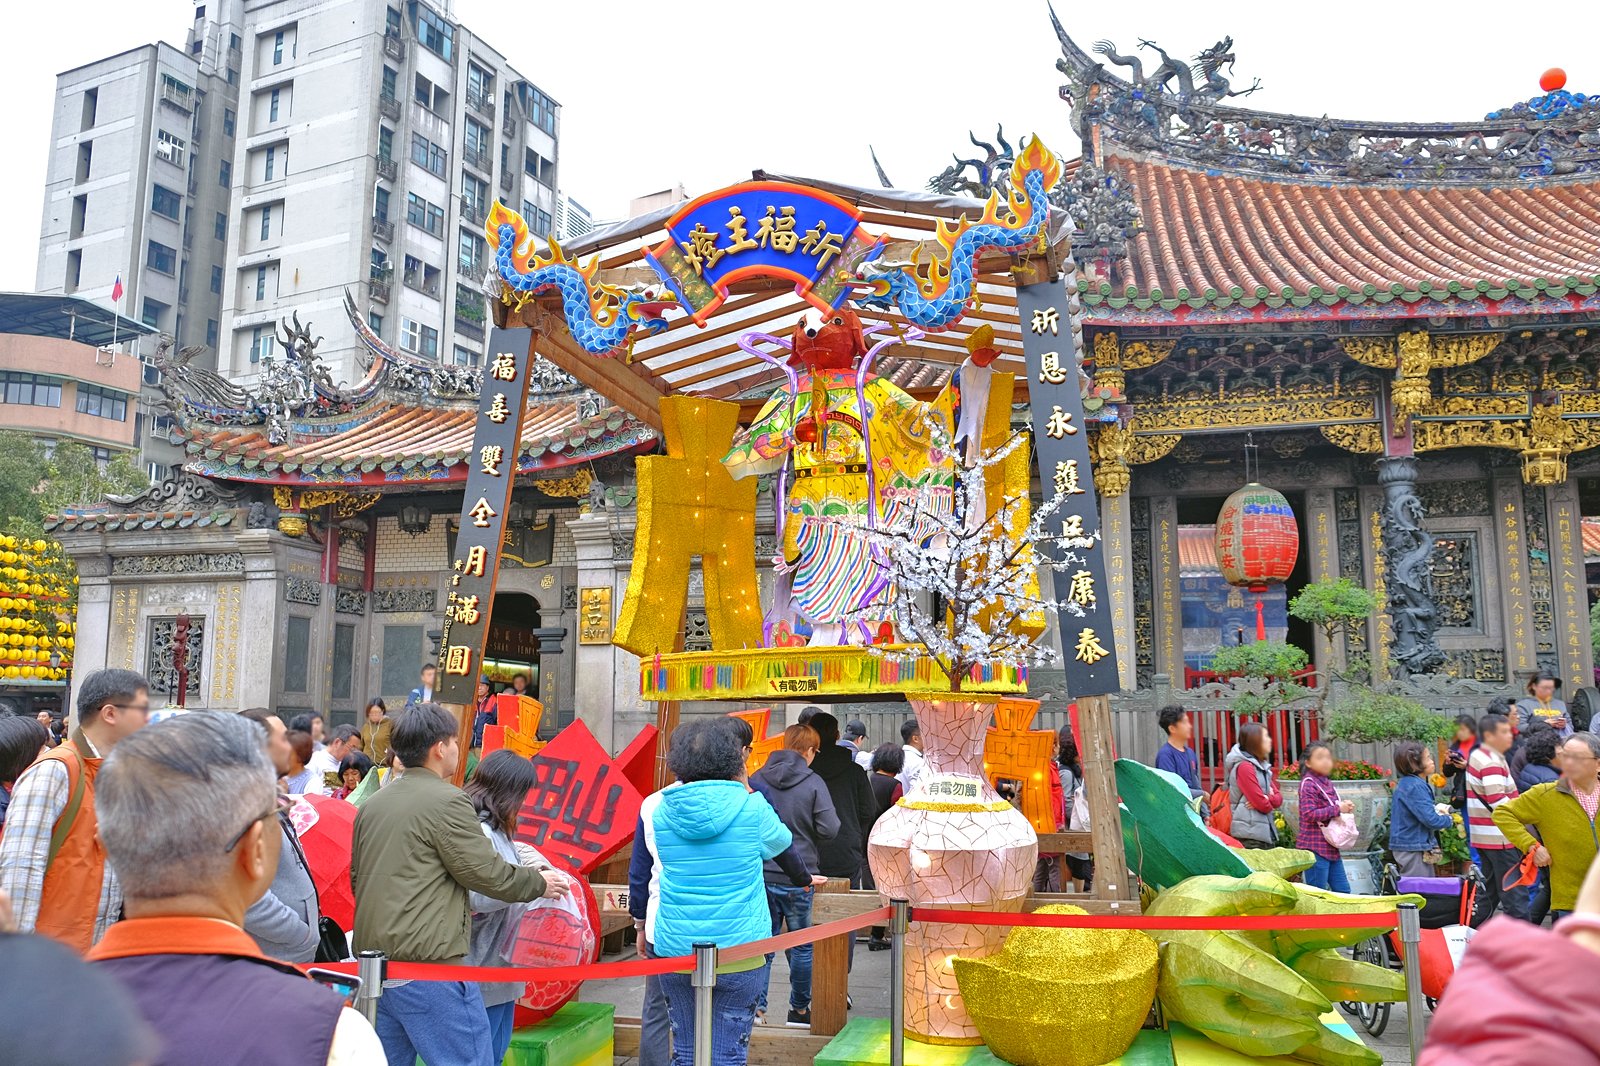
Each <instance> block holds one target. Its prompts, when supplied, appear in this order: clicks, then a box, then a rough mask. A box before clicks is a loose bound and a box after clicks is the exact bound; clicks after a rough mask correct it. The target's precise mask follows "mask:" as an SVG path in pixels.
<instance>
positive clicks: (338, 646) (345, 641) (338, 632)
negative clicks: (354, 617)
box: [331, 623, 356, 700]
mask: <svg viewBox="0 0 1600 1066" xmlns="http://www.w3.org/2000/svg"><path fill="white" fill-rule="evenodd" d="M355 665H356V627H355V626H353V625H347V624H344V623H340V624H338V625H335V626H334V627H333V686H332V689H331V695H332V696H333V698H334V699H336V700H347V699H350V694H351V692H353V691H354V688H355Z"/></svg>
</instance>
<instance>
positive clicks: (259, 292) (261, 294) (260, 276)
mask: <svg viewBox="0 0 1600 1066" xmlns="http://www.w3.org/2000/svg"><path fill="white" fill-rule="evenodd" d="M266 298H267V268H266V266H265V265H263V266H258V267H256V299H258V300H265V299H266Z"/></svg>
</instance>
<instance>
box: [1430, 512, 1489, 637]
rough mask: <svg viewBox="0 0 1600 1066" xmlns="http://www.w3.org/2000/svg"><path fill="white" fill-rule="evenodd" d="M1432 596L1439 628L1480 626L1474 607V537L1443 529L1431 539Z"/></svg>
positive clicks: (1475, 592)
mask: <svg viewBox="0 0 1600 1066" xmlns="http://www.w3.org/2000/svg"><path fill="white" fill-rule="evenodd" d="M1432 566H1433V599H1434V603H1435V605H1436V606H1437V607H1438V611H1439V614H1438V620H1439V628H1440V629H1469V630H1477V629H1480V628H1481V622H1480V620H1479V611H1478V538H1477V537H1475V536H1474V535H1473V534H1471V533H1447V534H1444V535H1443V536H1437V537H1435V538H1434V540H1433V562H1432Z"/></svg>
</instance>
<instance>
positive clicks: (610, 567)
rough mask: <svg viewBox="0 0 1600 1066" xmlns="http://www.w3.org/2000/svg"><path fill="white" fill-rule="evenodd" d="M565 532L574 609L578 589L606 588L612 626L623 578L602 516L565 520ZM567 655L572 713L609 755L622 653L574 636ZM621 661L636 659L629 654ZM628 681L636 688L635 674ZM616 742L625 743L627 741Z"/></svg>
mask: <svg viewBox="0 0 1600 1066" xmlns="http://www.w3.org/2000/svg"><path fill="white" fill-rule="evenodd" d="M567 528H568V529H569V530H571V531H572V545H573V548H574V549H575V550H576V552H577V557H578V602H579V604H580V605H581V604H582V603H583V590H584V589H588V588H607V589H610V590H611V601H610V602H611V612H612V617H611V620H612V624H615V622H616V612H617V610H618V608H620V607H621V606H622V593H623V591H624V590H625V589H626V588H627V580H626V575H619V574H618V572H617V567H616V560H615V559H614V558H613V555H614V552H613V548H612V532H611V523H610V522H609V521H608V520H607V512H605V511H603V510H602V511H596V512H591V513H590V514H586V515H583V516H581V517H579V518H574V519H571V520H570V521H568V522H567ZM580 628H581V624H580ZM572 652H573V655H572V706H573V710H574V712H575V715H576V717H577V718H578V720H579V721H581V722H583V724H584V725H586V726H588V727H589V732H591V733H593V734H594V736H595V739H596V740H598V741H599V742H600V744H601V746H602V747H604V748H605V749H606V750H607V751H610V752H615V751H616V750H617V749H618V748H619V747H620V746H621V745H620V744H619V743H618V740H619V738H618V736H617V734H616V721H615V714H614V708H615V703H616V692H617V684H616V682H617V660H618V659H619V658H621V657H623V656H627V653H626V652H624V651H622V650H621V649H620V648H616V647H613V646H612V645H611V644H584V643H582V641H581V640H580V639H579V636H576V635H575V636H574V637H573V638H572ZM627 657H628V658H629V659H632V660H633V661H634V662H637V661H638V660H636V659H633V657H632V656H627ZM634 680H635V684H637V670H635V673H634ZM620 739H621V741H622V742H623V743H626V741H627V740H628V737H622V738H620Z"/></svg>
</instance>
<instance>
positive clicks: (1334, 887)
mask: <svg viewBox="0 0 1600 1066" xmlns="http://www.w3.org/2000/svg"><path fill="white" fill-rule="evenodd" d="M1302 876H1303V877H1304V879H1305V883H1306V884H1308V885H1310V886H1311V887H1312V888H1325V889H1327V890H1328V891H1330V892H1349V891H1350V878H1349V877H1348V876H1346V874H1345V871H1344V860H1343V859H1329V858H1324V857H1323V856H1321V855H1318V856H1317V861H1316V862H1314V863H1312V864H1311V869H1309V870H1307V871H1306V872H1305V874H1304V875H1302Z"/></svg>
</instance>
